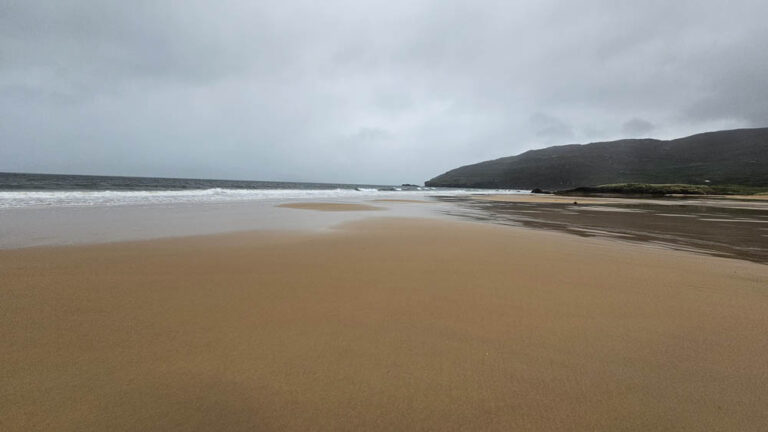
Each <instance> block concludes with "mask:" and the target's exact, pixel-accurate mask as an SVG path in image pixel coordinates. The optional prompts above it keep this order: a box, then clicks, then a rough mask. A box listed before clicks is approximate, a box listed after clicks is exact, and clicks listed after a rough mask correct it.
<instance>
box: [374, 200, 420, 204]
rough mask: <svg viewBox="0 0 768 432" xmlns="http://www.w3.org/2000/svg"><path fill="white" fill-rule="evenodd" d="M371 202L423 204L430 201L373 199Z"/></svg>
mask: <svg viewBox="0 0 768 432" xmlns="http://www.w3.org/2000/svg"><path fill="white" fill-rule="evenodd" d="M371 202H383V203H403V204H425V203H430V202H431V201H424V200H411V199H375V200H371Z"/></svg>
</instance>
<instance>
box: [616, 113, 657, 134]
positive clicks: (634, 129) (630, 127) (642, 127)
mask: <svg viewBox="0 0 768 432" xmlns="http://www.w3.org/2000/svg"><path fill="white" fill-rule="evenodd" d="M655 128H656V127H655V126H654V125H653V123H651V122H649V121H648V120H643V119H641V118H636V117H635V118H632V119H629V120H627V121H626V122H624V124H623V125H622V126H621V130H622V131H623V132H624V133H625V134H626V135H627V137H628V138H635V137H644V136H646V135H647V134H649V133H650V132H651V131H653V130H654V129H655Z"/></svg>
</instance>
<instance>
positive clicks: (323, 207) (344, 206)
mask: <svg viewBox="0 0 768 432" xmlns="http://www.w3.org/2000/svg"><path fill="white" fill-rule="evenodd" d="M278 207H282V208H292V209H300V210H316V211H373V210H385V209H384V208H383V207H376V206H372V205H367V204H355V203H326V202H300V203H287V204H280V205H278Z"/></svg>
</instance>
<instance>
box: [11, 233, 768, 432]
mask: <svg viewBox="0 0 768 432" xmlns="http://www.w3.org/2000/svg"><path fill="white" fill-rule="evenodd" d="M0 275H2V280H3V283H2V284H0V309H1V312H2V313H0V332H1V333H0V352H2V363H3V364H2V374H1V375H0V380H2V385H0V426H1V427H0V429H2V430H4V431H34V430H41V431H42V430H45V431H51V430H59V431H105V430H109V431H138V430H141V431H155V430H156V431H175V430H179V431H182V430H183V431H190V430H200V431H209V430H228V431H246V430H247V431H252V430H504V431H508V430H517V431H542V430H558V431H594V430H623V431H649V430H654V431H665V430H668V431H672V430H675V431H677V430H686V431H710V430H728V431H730V430H744V431H747V430H761V429H762V428H763V427H764V426H765V425H766V424H768V411H766V410H765V407H766V406H768V392H766V388H768V363H766V361H765V359H766V358H768V338H766V337H765V335H766V334H768V288H767V287H766V285H767V284H766V282H767V281H768V266H765V265H760V264H754V263H749V262H746V261H738V260H731V259H723V258H716V257H708V256H701V255H694V254H689V253H685V252H678V251H670V250H664V249H654V248H650V247H644V246H638V245H632V244H630V243H621V242H614V241H608V240H601V239H595V238H579V237H575V236H569V235H565V234H560V233H553V232H543V231H535V230H527V229H521V228H511V227H503V226H494V225H488V224H477V223H468V222H447V221H439V220H413V219H369V220H365V221H358V222H353V223H347V224H345V225H343V226H342V227H341V228H339V229H337V230H334V231H330V232H282V233H279V232H247V233H245V232H241V233H235V234H222V235H213V236H199V237H186V238H176V239H163V240H151V241H142V242H125V243H115V244H104V245H88V246H77V247H57V248H31V249H22V250H10V251H0Z"/></svg>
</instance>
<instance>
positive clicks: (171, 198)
mask: <svg viewBox="0 0 768 432" xmlns="http://www.w3.org/2000/svg"><path fill="white" fill-rule="evenodd" d="M514 192H518V191H509V190H504V191H502V190H488V189H483V190H479V189H452V188H427V187H419V186H392V185H367V184H338V183H298V182H273V181H249V180H214V179H187V178H160V177H117V176H91V175H60V174H27V173H0V208H21V207H70V206H113V205H135V204H173V203H198V202H199V203H207V202H228V201H251V200H294V199H345V198H350V199H355V198H364V197H376V196H379V195H385V194H386V195H391V194H396V195H398V196H403V197H407V196H424V195H425V194H429V195H435V196H438V195H439V196H445V195H461V194H468V193H483V194H488V193H514ZM520 192H522V191H520Z"/></svg>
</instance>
